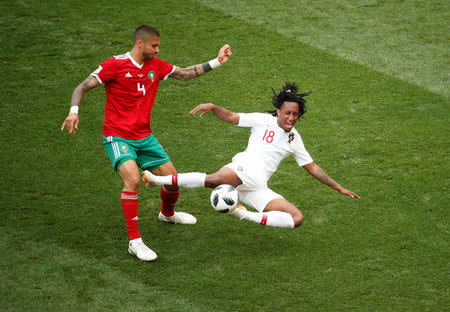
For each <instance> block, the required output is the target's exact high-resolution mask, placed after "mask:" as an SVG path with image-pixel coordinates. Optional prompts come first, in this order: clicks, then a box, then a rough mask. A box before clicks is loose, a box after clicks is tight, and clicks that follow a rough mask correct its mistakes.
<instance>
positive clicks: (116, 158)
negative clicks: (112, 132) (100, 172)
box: [103, 134, 170, 171]
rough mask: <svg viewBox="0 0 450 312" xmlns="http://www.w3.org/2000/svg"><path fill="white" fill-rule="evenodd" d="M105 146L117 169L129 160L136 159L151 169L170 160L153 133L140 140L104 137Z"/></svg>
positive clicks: (142, 167) (141, 164)
mask: <svg viewBox="0 0 450 312" xmlns="http://www.w3.org/2000/svg"><path fill="white" fill-rule="evenodd" d="M103 146H104V147H105V149H106V152H107V153H108V156H109V159H111V163H112V165H113V167H114V169H115V170H116V171H119V168H120V166H121V165H122V164H123V163H124V162H125V161H127V160H134V161H135V162H136V163H137V165H138V166H139V167H140V168H141V169H143V170H150V171H153V170H155V169H156V168H158V167H159V166H161V165H162V164H165V163H167V162H169V161H170V158H169V156H168V155H167V153H166V151H165V150H164V149H163V148H162V146H161V144H159V142H158V140H157V139H156V138H155V137H154V136H153V134H150V135H149V136H148V137H146V138H143V139H140V140H126V139H122V138H120V137H113V136H108V137H103Z"/></svg>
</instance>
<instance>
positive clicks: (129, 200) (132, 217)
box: [122, 191, 141, 240]
mask: <svg viewBox="0 0 450 312" xmlns="http://www.w3.org/2000/svg"><path fill="white" fill-rule="evenodd" d="M122 208H123V214H124V215H125V222H126V223H127V230H128V238H129V239H130V240H132V239H136V238H139V237H141V235H139V227H138V208H139V199H138V195H137V192H127V191H123V192H122Z"/></svg>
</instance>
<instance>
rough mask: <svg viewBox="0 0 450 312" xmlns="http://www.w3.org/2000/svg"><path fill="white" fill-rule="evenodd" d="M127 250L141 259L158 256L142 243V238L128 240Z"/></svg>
mask: <svg viewBox="0 0 450 312" xmlns="http://www.w3.org/2000/svg"><path fill="white" fill-rule="evenodd" d="M128 252H129V253H130V254H132V255H134V256H136V257H137V258H138V259H140V260H143V261H153V260H155V259H156V258H158V255H157V254H156V253H155V252H154V251H153V250H151V249H150V248H148V247H147V246H146V245H145V244H144V242H143V241H142V238H136V239H133V240H130V243H129V244H128Z"/></svg>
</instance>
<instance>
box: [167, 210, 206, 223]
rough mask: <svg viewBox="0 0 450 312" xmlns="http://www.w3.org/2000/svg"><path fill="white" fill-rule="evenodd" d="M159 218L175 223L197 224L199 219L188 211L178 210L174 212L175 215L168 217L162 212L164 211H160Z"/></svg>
mask: <svg viewBox="0 0 450 312" xmlns="http://www.w3.org/2000/svg"><path fill="white" fill-rule="evenodd" d="M158 219H159V220H161V221H163V222H170V223H175V224H195V223H197V219H196V218H195V217H194V216H193V215H190V214H188V213H186V212H177V211H175V213H174V214H173V216H170V217H166V216H165V215H163V214H162V212H159V216H158Z"/></svg>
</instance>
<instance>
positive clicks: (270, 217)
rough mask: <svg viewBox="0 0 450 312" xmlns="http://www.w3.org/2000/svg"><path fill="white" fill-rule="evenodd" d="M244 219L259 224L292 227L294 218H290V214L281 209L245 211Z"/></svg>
mask: <svg viewBox="0 0 450 312" xmlns="http://www.w3.org/2000/svg"><path fill="white" fill-rule="evenodd" d="M244 219H245V220H248V221H252V222H255V223H259V224H261V225H268V226H273V227H281V228H291V229H293V228H294V219H292V216H291V214H290V213H287V212H283V211H268V212H263V213H261V212H253V211H246V212H245V214H244Z"/></svg>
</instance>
